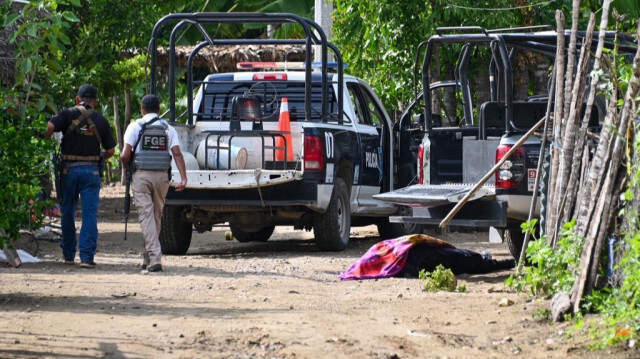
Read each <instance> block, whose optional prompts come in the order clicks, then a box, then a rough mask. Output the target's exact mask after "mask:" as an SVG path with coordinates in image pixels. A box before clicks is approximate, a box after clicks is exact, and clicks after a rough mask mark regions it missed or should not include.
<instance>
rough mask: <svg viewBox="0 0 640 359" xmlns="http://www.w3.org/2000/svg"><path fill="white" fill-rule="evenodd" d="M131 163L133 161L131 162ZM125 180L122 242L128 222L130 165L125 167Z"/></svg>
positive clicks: (131, 173) (131, 170) (125, 236)
mask: <svg viewBox="0 0 640 359" xmlns="http://www.w3.org/2000/svg"><path fill="white" fill-rule="evenodd" d="M131 162H133V161H131ZM126 171H127V179H126V182H125V187H124V188H125V189H124V191H125V192H124V240H125V241H126V240H127V223H128V222H129V211H130V210H131V193H130V192H131V179H132V177H133V168H132V166H131V163H129V166H127V169H126Z"/></svg>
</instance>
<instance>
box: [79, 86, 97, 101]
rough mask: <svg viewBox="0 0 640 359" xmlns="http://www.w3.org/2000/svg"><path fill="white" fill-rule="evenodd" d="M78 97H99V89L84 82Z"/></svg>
mask: <svg viewBox="0 0 640 359" xmlns="http://www.w3.org/2000/svg"><path fill="white" fill-rule="evenodd" d="M78 97H79V98H98V89H97V88H95V87H93V86H91V85H88V84H84V85H82V86H80V89H79V90H78Z"/></svg>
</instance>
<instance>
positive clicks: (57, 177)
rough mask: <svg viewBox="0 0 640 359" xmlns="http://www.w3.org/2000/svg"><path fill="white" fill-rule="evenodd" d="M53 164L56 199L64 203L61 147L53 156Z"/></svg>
mask: <svg viewBox="0 0 640 359" xmlns="http://www.w3.org/2000/svg"><path fill="white" fill-rule="evenodd" d="M51 163H52V164H53V184H54V186H55V188H56V200H57V201H58V203H59V204H62V154H61V153H60V149H59V148H58V149H56V150H55V151H54V152H53V155H52V156H51Z"/></svg>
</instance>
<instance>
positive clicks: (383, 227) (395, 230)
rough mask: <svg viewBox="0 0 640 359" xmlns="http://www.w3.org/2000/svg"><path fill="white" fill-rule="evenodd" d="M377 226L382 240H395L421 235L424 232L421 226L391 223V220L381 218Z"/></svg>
mask: <svg viewBox="0 0 640 359" xmlns="http://www.w3.org/2000/svg"><path fill="white" fill-rule="evenodd" d="M376 225H377V226H378V234H380V238H381V239H394V238H398V237H402V236H406V235H408V234H420V233H422V230H423V227H422V225H421V224H417V223H407V224H404V223H391V222H389V218H381V219H380V220H379V221H378V223H377V224H376Z"/></svg>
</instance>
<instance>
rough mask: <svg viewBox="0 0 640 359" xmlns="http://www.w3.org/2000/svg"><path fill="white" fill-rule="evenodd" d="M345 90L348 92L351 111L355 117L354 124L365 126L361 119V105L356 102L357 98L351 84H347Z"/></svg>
mask: <svg viewBox="0 0 640 359" xmlns="http://www.w3.org/2000/svg"><path fill="white" fill-rule="evenodd" d="M347 89H348V91H349V97H350V98H351V103H352V104H353V111H354V112H355V115H356V123H360V124H363V125H366V124H367V123H366V122H365V120H364V118H363V117H362V104H361V103H360V101H359V100H358V99H359V97H358V95H357V94H356V93H354V91H355V88H354V85H353V84H348V85H347Z"/></svg>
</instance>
